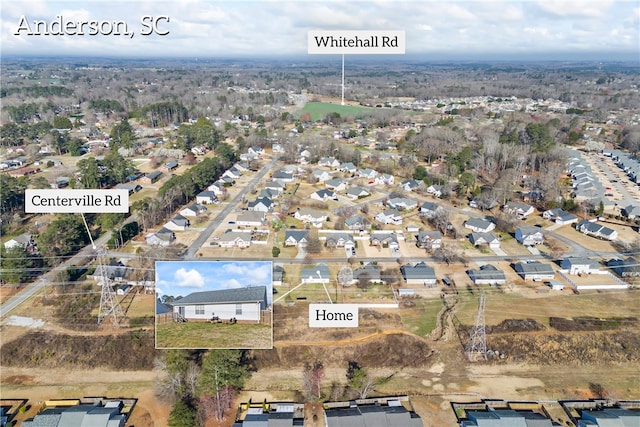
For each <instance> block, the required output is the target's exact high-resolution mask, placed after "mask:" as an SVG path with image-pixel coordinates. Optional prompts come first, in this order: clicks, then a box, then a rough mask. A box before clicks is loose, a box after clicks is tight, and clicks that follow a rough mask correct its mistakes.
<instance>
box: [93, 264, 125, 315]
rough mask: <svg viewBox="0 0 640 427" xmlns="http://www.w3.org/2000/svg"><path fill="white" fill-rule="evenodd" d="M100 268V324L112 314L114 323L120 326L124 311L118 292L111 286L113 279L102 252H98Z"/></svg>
mask: <svg viewBox="0 0 640 427" xmlns="http://www.w3.org/2000/svg"><path fill="white" fill-rule="evenodd" d="M97 269H100V276H99V277H100V278H99V279H98V280H99V281H100V286H101V288H102V289H101V292H100V309H99V310H98V325H101V324H102V322H104V320H105V319H106V318H108V317H109V316H112V324H113V326H115V327H116V328H119V327H120V321H121V320H122V319H123V318H124V312H123V311H122V307H121V306H120V304H119V303H118V298H117V297H116V293H115V292H114V290H113V287H112V286H111V279H109V276H108V274H107V269H106V266H105V264H104V263H103V262H102V254H101V253H98V267H97Z"/></svg>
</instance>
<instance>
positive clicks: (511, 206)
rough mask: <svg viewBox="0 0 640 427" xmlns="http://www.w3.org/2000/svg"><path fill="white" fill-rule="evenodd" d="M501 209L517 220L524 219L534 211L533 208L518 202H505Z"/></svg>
mask: <svg viewBox="0 0 640 427" xmlns="http://www.w3.org/2000/svg"><path fill="white" fill-rule="evenodd" d="M502 209H504V211H505V212H507V213H509V214H511V215H514V216H515V217H516V218H518V219H524V218H526V217H527V216H528V215H531V214H532V213H533V212H534V211H535V209H533V206H531V205H527V204H525V203H519V202H507V203H506V204H505V205H504V206H503V207H502Z"/></svg>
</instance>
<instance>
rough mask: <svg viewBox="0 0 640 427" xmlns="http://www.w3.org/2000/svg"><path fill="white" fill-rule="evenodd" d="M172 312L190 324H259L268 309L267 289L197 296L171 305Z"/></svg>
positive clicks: (197, 293) (227, 290)
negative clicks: (190, 322)
mask: <svg viewBox="0 0 640 427" xmlns="http://www.w3.org/2000/svg"><path fill="white" fill-rule="evenodd" d="M171 305H172V306H173V312H174V313H176V314H178V315H179V317H181V318H183V319H185V320H187V321H195V322H197V321H202V322H205V321H209V320H212V319H215V320H222V321H227V320H232V319H234V320H235V321H237V322H239V323H259V322H260V314H261V311H263V310H266V308H267V287H266V286H253V287H247V288H238V289H221V290H217V291H203V292H194V293H192V294H189V295H187V296H186V297H184V298H181V299H179V300H177V301H173V302H172V303H171Z"/></svg>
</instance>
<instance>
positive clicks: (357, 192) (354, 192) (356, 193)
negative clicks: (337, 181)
mask: <svg viewBox="0 0 640 427" xmlns="http://www.w3.org/2000/svg"><path fill="white" fill-rule="evenodd" d="M345 194H346V195H347V197H349V198H350V199H351V200H357V199H361V198H363V197H367V196H370V195H371V193H370V192H368V191H367V190H365V189H364V188H362V187H353V188H350V189H348V190H347V192H346V193H345Z"/></svg>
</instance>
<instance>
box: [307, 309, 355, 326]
mask: <svg viewBox="0 0 640 427" xmlns="http://www.w3.org/2000/svg"><path fill="white" fill-rule="evenodd" d="M309 327H310V328H357V327H358V305H357V304H309Z"/></svg>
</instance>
